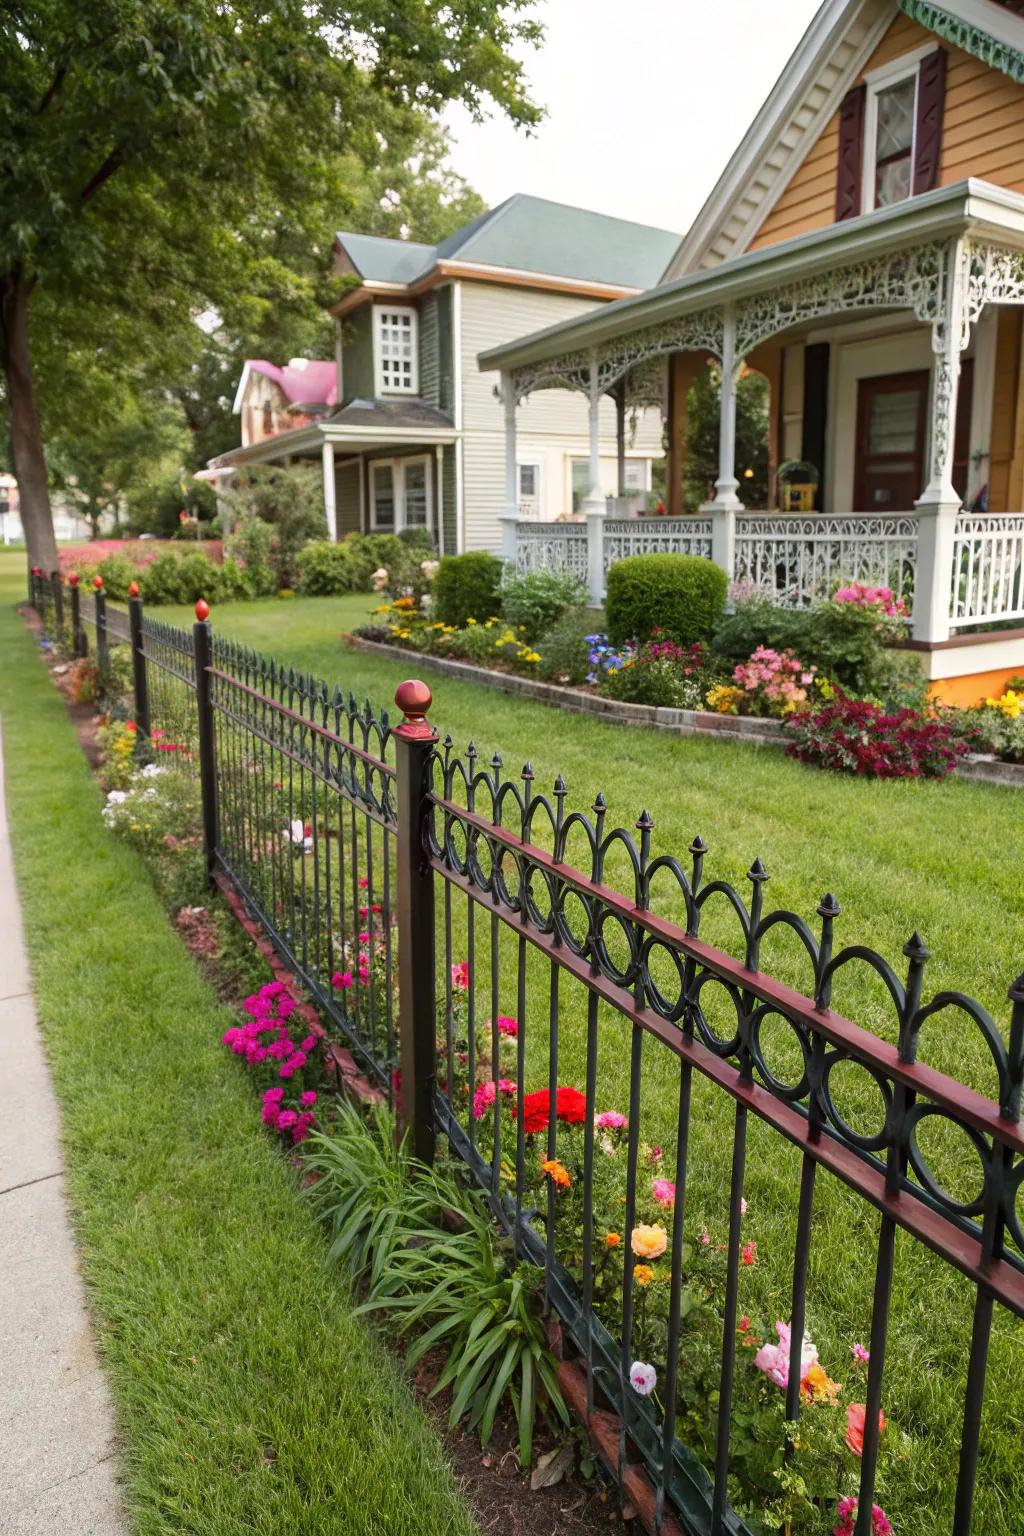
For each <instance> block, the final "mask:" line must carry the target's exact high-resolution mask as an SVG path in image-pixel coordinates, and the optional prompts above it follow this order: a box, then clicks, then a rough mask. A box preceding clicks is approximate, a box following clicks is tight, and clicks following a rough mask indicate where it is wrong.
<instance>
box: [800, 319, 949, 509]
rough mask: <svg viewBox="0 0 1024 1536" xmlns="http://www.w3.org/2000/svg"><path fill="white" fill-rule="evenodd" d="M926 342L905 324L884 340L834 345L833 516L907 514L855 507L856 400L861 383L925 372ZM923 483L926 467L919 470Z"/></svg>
mask: <svg viewBox="0 0 1024 1536" xmlns="http://www.w3.org/2000/svg"><path fill="white" fill-rule="evenodd" d="M931 363H932V347H931V337H930V335H929V332H928V329H927V327H926V326H923V325H917V324H915V325H910V326H907V327H905V329H904V330H903V331H902V332H891V333H890V334H889V335H888V336H877V337H858V338H857V339H855V340H851V341H850V342H849V344H848V345H844V344H843V343H842V342H836V343H835V344H833V346H832V350H831V353H830V355H829V401H828V422H829V428H828V443H827V450H826V454H827V475H826V483H827V499H826V502H825V505H826V506H827V507H828V509H829V513H830V515H831V516H834V517H850V516H853V515H854V514H856V513H858V512H886V513H889V514H891V515H895V514H896V513H899V512H906V513H910V512H912V510H913V509H912V508H911V507H855V506H854V504H853V479H854V459H855V456H856V452H857V445H856V433H857V395H858V389H859V386H860V384H861V381H862V380H864V379H884V378H888V377H889V375H890V374H894V373H928V372H929V370H930V368H931ZM924 476H925V479H927V476H928V470H927V465H926V466H925V469H924Z"/></svg>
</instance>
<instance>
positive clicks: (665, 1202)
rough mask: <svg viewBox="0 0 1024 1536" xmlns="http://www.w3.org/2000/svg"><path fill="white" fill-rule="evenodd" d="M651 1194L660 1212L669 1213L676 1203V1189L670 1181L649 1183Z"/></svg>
mask: <svg viewBox="0 0 1024 1536" xmlns="http://www.w3.org/2000/svg"><path fill="white" fill-rule="evenodd" d="M651 1194H652V1195H653V1196H654V1198H655V1200H656V1201H657V1202H658V1204H659V1205H660V1206H661V1208H662V1210H665V1211H670V1210H672V1208H673V1206H674V1205H675V1203H676V1187H675V1185H674V1184H673V1183H672V1180H671V1179H654V1180H653V1181H652V1183H651Z"/></svg>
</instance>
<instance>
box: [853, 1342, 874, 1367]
mask: <svg viewBox="0 0 1024 1536" xmlns="http://www.w3.org/2000/svg"><path fill="white" fill-rule="evenodd" d="M850 1353H851V1354H852V1355H853V1358H854V1359H855V1360H856V1361H857V1362H858V1364H860V1365H866V1364H867V1362H868V1361H869V1360H870V1359H871V1351H870V1350H869V1349H865V1348H864V1345H863V1344H855V1345H854V1346H853V1349H852V1350H851V1351H850Z"/></svg>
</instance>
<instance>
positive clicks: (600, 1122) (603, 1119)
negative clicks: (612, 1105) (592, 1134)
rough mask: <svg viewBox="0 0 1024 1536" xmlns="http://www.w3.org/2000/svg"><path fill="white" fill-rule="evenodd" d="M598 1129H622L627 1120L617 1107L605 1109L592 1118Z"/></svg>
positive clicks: (624, 1127)
mask: <svg viewBox="0 0 1024 1536" xmlns="http://www.w3.org/2000/svg"><path fill="white" fill-rule="evenodd" d="M594 1124H595V1125H596V1126H597V1128H598V1130H599V1131H624V1130H625V1129H626V1126H627V1125H628V1124H629V1121H628V1120H627V1119H626V1117H625V1115H620V1114H619V1112H618V1110H617V1109H606V1110H604V1111H603V1113H602V1114H600V1115H598V1116H597V1117H596V1119H595V1120H594Z"/></svg>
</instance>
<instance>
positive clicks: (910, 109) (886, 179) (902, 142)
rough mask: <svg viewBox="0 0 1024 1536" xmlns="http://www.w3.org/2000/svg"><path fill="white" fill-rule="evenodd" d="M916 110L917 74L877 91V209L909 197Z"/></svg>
mask: <svg viewBox="0 0 1024 1536" xmlns="http://www.w3.org/2000/svg"><path fill="white" fill-rule="evenodd" d="M916 109H917V75H916V73H915V74H913V75H910V76H909V77H908V78H907V79H905V80H897V81H896V83H895V84H894V85H890V86H887V87H886V89H885V90H883V91H879V92H878V95H877V97H876V105H875V112H876V118H875V121H876V127H875V207H876V208H887V207H888V206H889V205H890V204H891V203H899V202H902V200H903V199H904V198H905V197H909V196H910V187H911V175H912V170H913V162H914V115H915V112H916Z"/></svg>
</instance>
